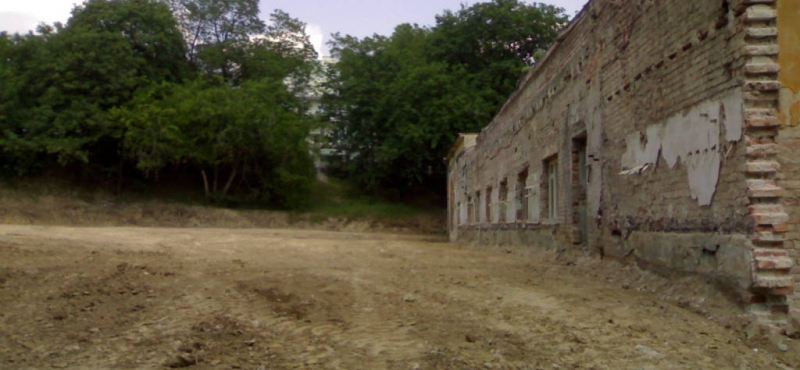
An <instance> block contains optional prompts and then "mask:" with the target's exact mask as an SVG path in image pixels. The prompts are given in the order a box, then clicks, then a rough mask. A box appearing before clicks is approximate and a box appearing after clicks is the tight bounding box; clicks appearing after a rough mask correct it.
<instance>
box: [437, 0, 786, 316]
mask: <svg viewBox="0 0 800 370" xmlns="http://www.w3.org/2000/svg"><path fill="white" fill-rule="evenodd" d="M775 19H776V0H710V1H695V0H670V1H664V0H637V1H619V0H594V1H592V2H590V3H589V4H588V5H587V6H586V7H585V8H584V9H583V11H582V12H581V14H580V15H579V16H578V17H577V18H576V19H575V20H574V21H573V22H572V23H571V24H570V25H569V26H568V27H567V29H565V30H564V31H563V32H562V34H561V36H560V37H559V39H558V42H557V44H556V45H555V46H554V47H552V48H551V49H550V50H549V51H548V54H547V56H546V57H545V59H544V60H542V61H540V62H539V64H538V65H537V66H536V67H535V68H534V69H533V71H531V72H530V73H529V74H528V75H527V76H525V78H523V80H522V81H521V82H520V86H519V89H518V91H517V92H516V93H515V94H514V95H513V96H511V97H510V99H509V100H508V102H507V103H506V104H505V106H504V107H503V108H502V110H501V112H500V113H499V114H498V115H497V116H496V117H495V119H494V120H493V121H492V122H491V123H490V124H489V125H488V126H487V127H486V128H485V129H484V130H483V131H482V132H481V133H480V135H479V136H478V137H477V141H476V143H475V145H474V147H466V148H464V150H463V151H462V152H463V153H464V154H465V155H461V156H459V155H457V154H456V155H454V156H452V157H451V181H452V184H453V186H455V189H454V191H455V192H456V193H458V192H461V193H463V194H461V195H458V196H460V197H463V198H464V199H466V198H471V199H473V201H475V202H482V203H484V204H481V205H480V206H479V207H476V208H478V209H481V208H485V209H486V211H485V213H488V215H486V217H482V216H479V217H472V218H470V217H466V218H465V219H464V220H462V222H461V223H459V224H458V226H457V227H458V228H459V232H458V233H457V239H459V240H462V241H466V240H481V241H482V242H493V241H494V242H499V241H501V240H502V241H505V242H508V243H515V242H523V241H526V240H528V241H531V240H537V241H541V242H542V243H543V244H547V245H553V246H565V245H569V244H578V245H586V246H588V247H590V248H592V249H594V250H595V251H597V252H598V253H600V254H601V255H603V256H608V257H614V258H620V259H631V260H635V261H637V262H639V263H641V264H643V265H649V266H653V267H657V268H664V267H666V268H669V269H671V270H674V271H685V272H692V273H699V274H704V275H707V276H709V277H711V278H713V279H715V280H716V281H717V282H718V283H719V284H720V286H722V287H724V288H726V289H729V290H730V291H731V292H733V293H735V294H737V295H738V296H739V297H740V298H741V299H744V300H746V301H748V302H751V303H765V305H764V308H766V309H769V310H773V311H775V312H783V311H786V309H787V305H786V299H785V296H786V295H787V294H791V285H792V283H791V280H792V279H791V277H790V276H789V275H788V274H789V268H790V267H791V265H792V261H791V260H790V259H789V258H788V254H786V253H785V252H786V251H785V250H784V249H783V233H784V232H785V231H786V229H787V228H788V226H787V219H788V216H787V215H786V213H785V212H784V208H783V204H782V202H781V195H782V189H781V188H780V187H779V186H778V185H777V183H776V176H777V174H778V169H779V168H780V167H779V166H778V164H777V163H778V162H777V160H776V156H775V154H776V153H777V148H776V147H775V138H776V135H777V131H776V130H775V122H776V121H775V120H776V119H777V109H778V107H777V102H778V95H777V92H776V91H775V86H776V85H777V82H776V81H775V80H777V70H778V69H777V68H776V67H775V65H776V63H777V62H776V58H777V55H778V52H777V50H778V48H777V41H776V38H775V36H776V35H777V31H776V30H775ZM520 174H524V175H525V177H526V179H525V181H522V182H520V181H518V178H519V176H520ZM501 184H506V185H505V187H504V189H506V190H507V191H505V192H503V193H504V194H506V195H507V197H505V198H504V199H501V198H499V197H498V194H500V192H499V191H498V189H499V188H500V187H501ZM520 186H524V187H525V189H519V187H520ZM478 193H480V194H482V196H483V199H479V197H477V194H478ZM487 195H490V196H489V197H487ZM521 210H525V212H522V211H521ZM500 212H505V214H504V217H500V215H499V213H500ZM522 214H525V215H524V216H523V217H520V215H522ZM492 215H493V217H488V216H492ZM501 220H502V221H501ZM528 234H530V235H528ZM509 235H514V236H513V237H509Z"/></svg>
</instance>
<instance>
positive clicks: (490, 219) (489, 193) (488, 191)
mask: <svg viewBox="0 0 800 370" xmlns="http://www.w3.org/2000/svg"><path fill="white" fill-rule="evenodd" d="M492 206H493V204H492V187H491V186H490V187H488V188H486V223H493V222H494V215H493V214H492Z"/></svg>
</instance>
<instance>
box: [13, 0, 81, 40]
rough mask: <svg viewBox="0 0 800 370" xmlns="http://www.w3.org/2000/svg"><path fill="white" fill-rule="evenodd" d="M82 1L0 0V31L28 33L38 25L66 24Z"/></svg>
mask: <svg viewBox="0 0 800 370" xmlns="http://www.w3.org/2000/svg"><path fill="white" fill-rule="evenodd" d="M82 2H83V1H82V0H26V1H6V0H0V30H3V31H9V32H21V33H24V32H28V31H31V30H33V29H35V28H36V26H37V25H39V24H40V23H47V24H53V23H55V22H62V23H64V22H66V21H67V19H69V17H70V15H71V12H72V8H74V7H75V5H76V4H80V3H82Z"/></svg>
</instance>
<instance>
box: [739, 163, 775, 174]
mask: <svg viewBox="0 0 800 370" xmlns="http://www.w3.org/2000/svg"><path fill="white" fill-rule="evenodd" d="M780 168H781V165H780V164H779V163H778V162H777V161H751V162H747V172H748V173H751V174H768V173H775V172H778V170H780Z"/></svg>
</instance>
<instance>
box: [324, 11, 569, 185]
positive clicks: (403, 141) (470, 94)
mask: <svg viewBox="0 0 800 370" xmlns="http://www.w3.org/2000/svg"><path fill="white" fill-rule="evenodd" d="M566 19H567V18H566V16H565V15H564V14H563V9H561V8H556V7H553V6H550V5H544V4H538V3H534V4H532V5H528V4H525V3H523V2H521V1H519V0H492V1H491V2H486V3H477V4H474V5H472V6H469V7H467V6H465V5H462V7H461V9H460V10H459V11H456V12H452V11H446V12H444V13H443V14H441V15H439V16H437V17H436V25H435V26H434V27H432V28H423V27H419V26H417V25H409V24H403V25H400V26H398V27H397V28H396V29H395V31H394V33H393V34H392V35H391V36H390V37H384V36H380V35H375V36H372V37H367V38H364V39H358V38H355V37H352V36H341V35H335V37H334V39H333V41H332V43H331V46H332V51H333V54H334V56H335V57H337V58H338V59H339V62H338V63H337V65H336V69H335V70H333V71H332V73H331V76H330V79H329V82H330V84H329V86H328V87H329V91H330V93H329V94H328V95H327V96H326V99H325V102H326V110H327V112H328V113H329V115H330V119H331V120H332V122H334V124H335V133H336V135H337V137H336V139H335V140H334V142H335V143H338V145H339V147H340V150H341V151H342V152H345V153H349V154H350V156H349V162H348V163H347V164H346V167H345V168H344V170H345V171H346V172H347V173H348V174H349V176H350V178H352V179H353V180H354V181H356V182H357V183H358V184H360V185H361V186H363V187H364V188H366V189H398V188H399V189H406V188H408V187H409V186H416V185H424V186H426V187H428V188H430V189H437V190H440V191H441V189H443V187H444V183H445V178H446V165H445V163H444V161H443V158H444V157H445V156H446V155H447V151H448V149H449V147H450V145H451V144H452V142H453V139H454V138H455V137H456V135H457V134H458V133H460V132H477V131H479V130H480V129H481V128H482V127H484V126H485V125H486V124H487V123H488V122H489V121H490V120H491V119H492V117H493V115H494V114H495V113H496V112H497V110H498V109H499V108H500V107H501V105H502V104H503V103H504V102H505V101H506V99H507V98H508V96H509V95H510V93H511V92H512V91H513V90H514V89H515V84H516V82H517V80H518V79H519V77H520V76H521V74H522V72H523V71H524V70H526V69H527V67H529V66H530V65H531V64H533V63H535V60H534V54H535V53H536V51H537V50H544V49H546V48H547V47H548V46H549V45H550V43H552V42H553V40H554V39H555V37H556V32H557V29H558V28H560V27H561V26H562V25H564V24H565V22H566ZM441 193H444V192H443V191H441Z"/></svg>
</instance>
